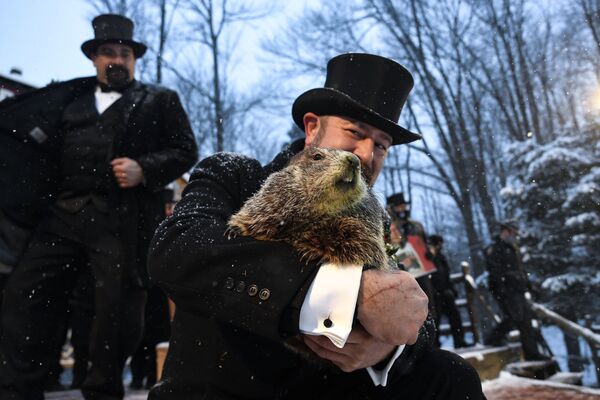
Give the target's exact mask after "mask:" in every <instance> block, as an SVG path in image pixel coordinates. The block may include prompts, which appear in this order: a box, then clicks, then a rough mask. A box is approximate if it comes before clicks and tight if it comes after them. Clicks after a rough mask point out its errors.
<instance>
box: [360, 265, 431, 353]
mask: <svg viewBox="0 0 600 400" xmlns="http://www.w3.org/2000/svg"><path fill="white" fill-rule="evenodd" d="M427 303H428V300H427V296H426V295H425V293H424V292H423V291H422V290H421V288H420V287H419V284H418V283H417V281H416V280H415V278H413V277H412V275H411V274H409V273H408V272H404V271H394V272H384V271H379V270H375V269H370V270H367V271H364V272H363V274H362V280H361V283H360V291H359V293H358V304H357V307H358V320H359V321H360V323H361V324H362V326H363V327H364V328H365V329H366V330H367V331H368V332H369V333H370V334H371V335H373V336H374V337H375V338H377V339H379V340H381V341H383V342H385V343H389V344H392V345H401V344H414V343H415V342H416V341H417V337H418V336H419V328H421V325H423V322H424V321H425V319H426V318H427V313H428V309H427Z"/></svg>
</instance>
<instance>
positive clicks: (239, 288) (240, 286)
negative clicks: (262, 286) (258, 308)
mask: <svg viewBox="0 0 600 400" xmlns="http://www.w3.org/2000/svg"><path fill="white" fill-rule="evenodd" d="M244 289H246V282H244V281H239V282H238V283H237V285H235V291H236V292H238V293H242V292H243V291H244Z"/></svg>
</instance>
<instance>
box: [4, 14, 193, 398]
mask: <svg viewBox="0 0 600 400" xmlns="http://www.w3.org/2000/svg"><path fill="white" fill-rule="evenodd" d="M92 25H93V27H94V31H95V38H94V39H91V40H89V41H86V42H85V43H84V44H83V45H82V51H83V53H84V54H85V56H86V57H88V58H89V59H91V60H92V62H93V65H94V67H95V68H96V75H95V76H92V77H87V78H79V79H74V80H71V81H67V82H63V83H58V84H53V85H50V86H48V87H46V88H43V89H40V90H38V91H35V92H32V93H29V94H27V95H25V96H23V97H17V98H15V99H11V100H10V101H8V102H5V103H2V104H0V129H1V132H2V135H10V136H7V137H8V138H9V139H10V140H14V141H15V143H17V142H19V143H23V142H25V143H32V145H31V146H32V148H33V149H35V150H32V151H31V152H30V153H33V154H36V157H34V159H31V158H29V159H28V158H27V157H24V156H22V155H21V154H20V153H19V152H15V153H17V154H14V155H12V156H13V157H16V158H19V157H21V159H20V164H21V168H22V170H10V168H9V169H8V170H6V169H3V170H2V171H1V173H2V174H3V175H2V178H3V179H2V180H1V181H2V182H7V181H8V180H7V179H4V178H5V176H9V179H10V176H13V175H15V176H18V177H22V176H23V174H24V173H25V174H27V181H28V183H29V185H28V189H29V190H30V191H29V192H26V193H19V196H18V197H17V198H14V199H11V198H5V201H6V204H2V205H1V206H2V207H12V209H16V208H17V207H22V209H23V210H25V212H26V213H27V217H28V220H30V221H35V226H34V229H33V233H32V236H31V238H30V241H29V245H28V247H27V248H26V250H25V252H24V253H23V255H22V256H21V257H20V260H19V261H18V264H17V265H16V267H15V269H14V271H13V273H12V275H11V276H10V278H9V280H8V282H7V285H6V289H5V295H4V302H3V304H2V312H1V317H2V321H1V328H0V398H2V399H27V400H30V399H31V400H33V399H35V400H39V399H41V398H43V385H44V379H45V376H46V374H47V371H48V367H49V366H51V365H54V364H55V362H54V360H52V361H49V360H50V359H51V356H54V353H55V349H56V348H57V347H58V345H59V343H57V337H56V334H55V332H57V331H58V329H59V327H60V326H61V325H62V324H64V321H65V318H66V310H67V301H68V299H69V296H70V293H71V291H72V290H73V286H74V285H75V282H76V281H77V279H76V278H77V275H78V274H79V271H80V270H81V269H87V268H89V269H91V271H92V273H93V275H94V283H95V285H94V286H95V293H94V297H95V302H94V303H95V315H94V321H93V327H92V334H91V337H90V338H89V369H88V371H87V377H86V379H85V381H84V382H83V385H82V392H83V394H84V397H85V398H86V399H115V400H116V399H122V398H123V395H124V389H123V381H122V379H123V377H122V371H123V367H124V365H125V361H126V359H127V357H128V356H129V355H131V354H132V352H133V351H134V350H135V348H136V346H137V343H138V341H139V338H140V335H141V332H142V326H143V317H142V316H143V309H144V302H145V287H146V286H147V284H148V281H147V276H146V263H145V261H146V253H147V250H148V243H149V241H150V239H151V237H152V234H153V233H154V230H155V229H156V227H157V225H158V223H159V222H160V220H161V219H163V218H164V202H163V199H162V195H161V189H162V188H163V187H164V186H165V185H166V184H168V183H169V182H171V181H172V180H174V179H175V178H177V177H178V176H180V175H181V174H183V173H184V172H186V171H187V170H188V169H189V168H190V167H191V166H192V165H193V164H194V162H195V161H196V159H197V147H196V143H195V140H194V136H193V133H192V130H191V128H190V125H189V122H188V119H187V116H186V114H185V112H184V110H183V108H182V106H181V103H180V101H179V97H178V96H177V94H176V93H175V92H174V91H172V90H168V89H165V88H161V87H156V86H152V85H145V84H142V83H140V82H138V81H136V80H135V79H134V72H135V65H136V61H137V59H138V58H139V57H141V56H142V55H143V54H144V52H145V50H146V46H145V45H143V44H142V43H139V42H136V41H135V40H133V23H132V21H131V20H129V19H127V18H125V17H122V16H119V15H111V14H107V15H100V16H98V17H96V18H94V20H93V22H92ZM7 140H8V139H7ZM19 148H23V147H19ZM36 152H37V153H36ZM40 160H41V161H40ZM9 165H15V168H17V167H18V165H19V163H11V164H9ZM27 165H29V166H31V168H24V167H23V166H27ZM24 171H25V172H24ZM10 189H11V188H9V187H3V188H0V191H2V192H5V191H8V190H10ZM11 201H12V203H11ZM18 202H20V203H18ZM20 216H22V215H20Z"/></svg>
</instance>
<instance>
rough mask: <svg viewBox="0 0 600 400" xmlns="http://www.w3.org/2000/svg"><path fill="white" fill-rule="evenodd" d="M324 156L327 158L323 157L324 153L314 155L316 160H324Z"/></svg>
mask: <svg viewBox="0 0 600 400" xmlns="http://www.w3.org/2000/svg"><path fill="white" fill-rule="evenodd" d="M323 158H325V157H323V154H321V153H316V154H315V155H313V160H315V161H319V160H322V159H323Z"/></svg>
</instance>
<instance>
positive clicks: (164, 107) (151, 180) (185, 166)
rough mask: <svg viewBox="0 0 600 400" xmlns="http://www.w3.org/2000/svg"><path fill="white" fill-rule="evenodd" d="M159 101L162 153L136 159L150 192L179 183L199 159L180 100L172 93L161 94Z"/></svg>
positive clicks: (158, 95) (149, 154)
mask: <svg viewBox="0 0 600 400" xmlns="http://www.w3.org/2000/svg"><path fill="white" fill-rule="evenodd" d="M157 97H158V102H159V105H160V111H159V112H160V113H161V118H160V119H159V121H160V124H161V126H159V130H160V142H161V143H160V144H161V146H160V147H161V150H159V151H156V152H152V153H148V154H144V155H142V156H139V157H137V158H136V161H137V162H138V163H139V164H140V166H141V167H142V170H143V171H144V179H145V184H146V186H148V187H150V188H161V187H163V186H165V185H167V184H168V183H170V182H172V181H173V180H175V179H177V178H178V177H179V176H181V175H182V174H183V173H185V172H186V171H188V170H189V169H190V168H191V167H192V166H193V165H194V163H195V162H196V160H197V159H198V147H197V145H196V140H195V139H194V134H193V132H192V128H191V126H190V122H189V120H188V117H187V114H186V113H185V110H184V109H183V107H182V105H181V102H180V101H179V96H178V95H177V93H175V92H174V91H172V90H162V91H160V92H159V93H158V94H157Z"/></svg>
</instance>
